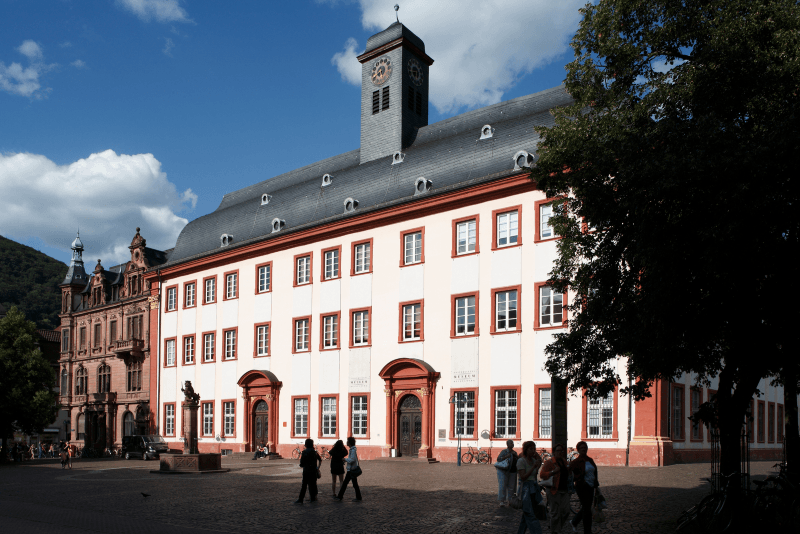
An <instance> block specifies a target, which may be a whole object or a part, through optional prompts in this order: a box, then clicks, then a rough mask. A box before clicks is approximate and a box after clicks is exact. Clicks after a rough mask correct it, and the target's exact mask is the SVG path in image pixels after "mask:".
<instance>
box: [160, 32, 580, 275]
mask: <svg viewBox="0 0 800 534" xmlns="http://www.w3.org/2000/svg"><path fill="white" fill-rule="evenodd" d="M393 26H394V25H393ZM400 26H401V30H402V29H404V28H403V27H402V25H400ZM391 29H392V26H390V27H389V29H387V30H386V31H385V32H387V31H389V30H391ZM385 32H381V34H382V33H385ZM381 34H378V36H380V35H381ZM376 37H377V36H376ZM390 40H391V39H390ZM387 42H388V41H387ZM571 103H572V98H571V97H570V96H569V95H568V94H567V93H566V91H565V89H564V87H563V86H558V87H554V88H552V89H548V90H546V91H542V92H539V93H534V94H532V95H528V96H523V97H519V98H515V99H513V100H508V101H506V102H500V103H499V104H495V105H492V106H488V107H485V108H481V109H478V110H475V111H470V112H467V113H464V114H462V115H458V116H455V117H452V118H449V119H446V120H443V121H441V122H438V123H435V124H431V125H428V126H425V127H424V128H420V130H419V132H418V135H417V137H416V139H415V140H414V143H413V144H412V145H411V146H410V147H408V148H406V149H405V150H404V152H405V154H406V155H405V160H404V162H403V163H400V164H397V165H392V164H391V160H392V158H391V155H387V156H386V157H383V158H380V159H377V160H373V161H370V162H367V163H364V164H363V165H359V151H358V150H354V151H352V152H347V153H345V154H341V155H339V156H334V157H332V158H328V159H325V160H322V161H319V162H316V163H313V164H311V165H307V166H305V167H302V168H300V169H297V170H294V171H291V172H288V173H285V174H281V175H279V176H276V177H274V178H270V179H267V180H264V181H263V182H259V183H257V184H255V185H252V186H249V187H245V188H244V189H240V190H238V191H235V192H233V193H229V194H227V195H225V196H224V197H223V198H222V202H221V203H220V205H219V207H218V208H217V209H216V210H215V211H214V212H212V213H209V214H208V215H204V216H202V217H199V218H197V219H195V220H194V221H192V222H190V223H189V224H187V225H186V226H185V227H184V229H183V231H182V232H181V234H180V236H178V240H177V243H176V245H175V249H174V251H173V252H172V253H171V254H170V255H169V259H168V261H167V262H166V263H165V264H163V265H162V266H161V267H162V268H164V267H169V266H171V265H176V264H179V263H182V262H184V261H187V260H189V259H194V258H198V257H202V256H207V255H210V254H214V253H216V252H220V251H221V250H222V248H221V246H220V245H221V240H220V237H221V236H222V234H229V235H232V236H233V241H232V243H233V244H231V245H228V246H227V247H225V250H228V249H231V248H235V247H237V246H242V245H245V244H248V243H252V242H257V241H263V240H269V239H270V237H275V236H277V235H283V234H286V233H290V232H293V231H299V230H302V229H305V228H309V227H313V226H316V225H319V224H324V223H328V222H331V221H336V220H340V219H343V218H347V217H351V216H354V215H356V214H358V213H364V212H368V211H374V210H377V209H381V208H384V207H388V206H390V205H396V204H401V203H405V202H412V201H414V200H417V199H419V198H421V196H417V197H415V196H414V192H415V188H414V185H415V181H416V180H417V178H419V177H425V178H426V179H428V180H430V181H431V182H432V188H431V190H430V192H428V193H425V194H424V195H422V196H425V197H428V196H431V195H436V194H437V193H443V192H446V191H452V190H454V189H459V188H463V187H467V186H470V185H474V184H477V183H481V182H485V181H491V180H496V179H499V178H503V177H506V176H509V175H511V174H513V169H514V161H513V157H514V154H516V153H517V152H518V151H519V150H526V151H528V152H530V153H535V151H536V145H537V142H538V136H537V135H536V133H535V132H534V131H533V127H534V126H540V125H541V126H552V125H553V117H552V116H551V115H550V113H549V110H550V109H551V108H553V107H556V106H565V105H569V104H571ZM485 124H489V125H491V126H492V127H493V128H494V136H493V137H492V138H491V139H485V140H479V138H480V130H481V127H482V126H483V125H485ZM324 174H331V175H333V183H332V184H331V185H329V186H326V187H322V176H323V175H324ZM264 193H266V194H268V195H271V199H270V201H269V203H268V204H267V205H263V206H262V205H261V196H262V194H264ZM347 198H353V199H355V200H357V201H358V209H357V210H356V212H355V213H347V214H345V213H344V201H345V199H347ZM275 218H278V219H282V220H284V221H285V226H284V228H283V229H282V230H281V231H280V232H278V233H276V234H272V233H271V231H272V225H271V223H272V220H273V219H275Z"/></svg>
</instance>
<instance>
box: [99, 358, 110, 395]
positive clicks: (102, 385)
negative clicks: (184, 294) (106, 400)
mask: <svg viewBox="0 0 800 534" xmlns="http://www.w3.org/2000/svg"><path fill="white" fill-rule="evenodd" d="M109 391H111V367H109V366H108V364H105V363H104V364H103V365H101V366H100V367H99V368H98V369H97V392H98V393H108V392H109Z"/></svg>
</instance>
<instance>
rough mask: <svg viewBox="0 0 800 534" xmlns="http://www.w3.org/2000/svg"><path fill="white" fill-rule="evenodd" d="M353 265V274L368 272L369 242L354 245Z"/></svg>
mask: <svg viewBox="0 0 800 534" xmlns="http://www.w3.org/2000/svg"><path fill="white" fill-rule="evenodd" d="M354 248H355V266H354V268H353V272H354V273H355V274H360V273H366V272H369V262H370V244H369V243H361V244H359V245H356V246H355V247H354Z"/></svg>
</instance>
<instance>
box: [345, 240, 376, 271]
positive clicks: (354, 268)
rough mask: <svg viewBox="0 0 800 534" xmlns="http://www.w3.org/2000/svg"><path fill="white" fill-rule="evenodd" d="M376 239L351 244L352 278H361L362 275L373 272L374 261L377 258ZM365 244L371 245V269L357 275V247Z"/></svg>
mask: <svg viewBox="0 0 800 534" xmlns="http://www.w3.org/2000/svg"><path fill="white" fill-rule="evenodd" d="M373 241H374V239H373V238H371V237H370V238H369V239H362V240H361V241H353V242H352V243H350V276H361V275H362V274H369V273H371V272H372V264H373V263H374V262H373V261H372V260H373V258H374V257H375V256H374V254H375V244H374V242H373ZM364 243H369V269H367V270H366V271H364V272H361V273H357V272H356V246H358V245H363V244H364Z"/></svg>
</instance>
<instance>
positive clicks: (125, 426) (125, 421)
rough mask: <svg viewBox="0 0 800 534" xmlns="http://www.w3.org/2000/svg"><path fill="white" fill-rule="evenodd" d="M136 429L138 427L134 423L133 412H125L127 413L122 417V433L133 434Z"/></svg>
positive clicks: (124, 434)
mask: <svg viewBox="0 0 800 534" xmlns="http://www.w3.org/2000/svg"><path fill="white" fill-rule="evenodd" d="M135 431H136V427H135V426H134V423H133V414H132V413H131V412H125V415H124V416H123V417H122V435H123V436H133V433H134V432H135Z"/></svg>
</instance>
